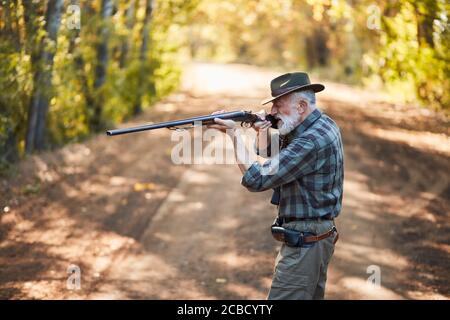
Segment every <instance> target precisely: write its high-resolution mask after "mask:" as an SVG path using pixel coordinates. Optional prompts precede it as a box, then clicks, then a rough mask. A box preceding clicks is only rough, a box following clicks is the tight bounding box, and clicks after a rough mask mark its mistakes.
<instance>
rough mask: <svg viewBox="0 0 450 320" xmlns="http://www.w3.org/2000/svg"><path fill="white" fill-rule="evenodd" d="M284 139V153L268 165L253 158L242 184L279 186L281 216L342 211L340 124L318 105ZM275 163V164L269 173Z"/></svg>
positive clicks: (263, 187)
mask: <svg viewBox="0 0 450 320" xmlns="http://www.w3.org/2000/svg"><path fill="white" fill-rule="evenodd" d="M280 140H281V141H282V142H281V150H280V151H279V153H278V154H277V155H275V156H272V157H271V158H270V159H269V160H267V161H266V162H265V163H264V164H263V165H261V164H260V163H259V162H255V163H253V164H252V165H251V166H250V168H249V169H248V170H247V171H246V172H245V174H244V176H243V177H242V182H241V183H242V185H243V186H244V187H246V188H247V189H248V190H250V191H252V192H259V191H265V190H268V189H274V190H275V192H274V195H275V198H279V199H276V200H275V204H278V209H279V216H280V217H296V218H313V217H319V216H320V217H323V216H325V215H328V214H331V215H332V216H333V217H337V216H338V215H339V212H340V211H341V208H342V196H343V183H344V151H343V147H342V139H341V134H340V131H339V127H338V126H337V125H336V123H335V122H334V121H333V120H332V119H331V118H330V117H329V116H327V115H326V114H323V113H322V112H321V111H320V110H319V109H315V110H314V111H313V112H312V113H311V114H309V115H308V117H306V119H305V120H304V121H303V122H302V123H301V124H300V125H299V126H297V127H296V128H295V129H294V130H293V131H291V132H290V133H289V134H287V135H286V136H280ZM269 150H270V145H269V146H268V150H267V151H269ZM259 151H261V150H257V152H259ZM269 156H270V154H269ZM271 168H272V170H273V168H275V170H273V171H272V172H270V174H267V172H269V171H270V170H271ZM272 203H274V202H273V201H272Z"/></svg>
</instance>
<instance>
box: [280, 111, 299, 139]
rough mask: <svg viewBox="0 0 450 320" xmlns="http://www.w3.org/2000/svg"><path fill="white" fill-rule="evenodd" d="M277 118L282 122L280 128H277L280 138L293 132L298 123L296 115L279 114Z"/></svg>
mask: <svg viewBox="0 0 450 320" xmlns="http://www.w3.org/2000/svg"><path fill="white" fill-rule="evenodd" d="M277 118H278V119H280V120H281V122H282V124H281V126H279V128H278V131H279V132H280V134H281V135H282V136H284V135H287V134H288V133H289V132H291V131H292V130H294V129H295V127H297V125H298V124H299V123H300V115H298V114H293V115H292V116H285V115H284V114H279V115H278V117H277ZM278 123H279V122H278Z"/></svg>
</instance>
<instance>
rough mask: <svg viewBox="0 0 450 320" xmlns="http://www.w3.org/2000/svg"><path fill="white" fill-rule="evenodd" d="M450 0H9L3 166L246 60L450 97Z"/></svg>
mask: <svg viewBox="0 0 450 320" xmlns="http://www.w3.org/2000/svg"><path fill="white" fill-rule="evenodd" d="M449 8H450V4H449V3H448V2H447V1H445V0H406V1H395V0H382V1H377V2H376V3H375V2H373V1H367V0H362V1H349V0H347V1H346V0H317V1H314V0H306V1H298V0H283V1H270V0H260V1H257V0H228V1H220V0H192V1H189V0H155V1H153V0H66V1H64V0H1V1H0V17H1V18H0V19H1V20H0V90H1V95H0V166H1V167H2V168H5V166H8V165H9V164H10V163H14V162H17V161H18V160H19V159H21V158H23V157H24V156H25V155H26V154H31V153H33V152H35V151H40V150H46V149H53V148H58V147H60V146H62V145H64V144H67V143H71V142H77V141H82V140H83V139H85V138H86V137H89V136H90V135H92V134H94V133H97V132H100V131H102V130H104V129H105V128H106V127H109V126H113V125H114V124H117V123H120V122H122V121H124V120H126V119H129V118H131V117H133V116H135V115H137V114H139V113H141V112H142V110H144V109H146V108H149V107H151V106H152V104H154V103H155V102H156V101H158V100H160V99H161V98H162V97H164V96H166V95H167V94H169V93H170V92H172V91H173V90H175V89H177V87H178V85H179V81H180V75H181V72H182V68H181V67H182V66H183V64H185V63H186V62H187V61H216V62H225V63H229V62H238V63H245V64H253V65H258V66H265V67H274V68H280V69H284V70H285V69H300V70H301V69H303V70H308V71H309V72H312V73H313V74H314V75H316V76H318V77H321V78H325V79H330V80H335V81H340V82H343V83H350V84H354V85H358V86H361V87H363V88H366V89H367V90H374V89H376V90H378V89H380V88H381V89H382V90H384V91H386V92H387V93H389V94H390V95H391V96H392V97H393V98H395V99H401V100H402V101H407V102H413V103H418V104H421V105H422V106H423V107H425V108H430V109H434V110H444V112H445V111H448V110H449V108H450V96H449V92H450V90H449V88H450V80H449V79H450V68H449V65H450V64H449V59H450V55H449V52H450V50H449V46H450V41H449V28H448V27H449V21H448V16H449V11H450V10H449Z"/></svg>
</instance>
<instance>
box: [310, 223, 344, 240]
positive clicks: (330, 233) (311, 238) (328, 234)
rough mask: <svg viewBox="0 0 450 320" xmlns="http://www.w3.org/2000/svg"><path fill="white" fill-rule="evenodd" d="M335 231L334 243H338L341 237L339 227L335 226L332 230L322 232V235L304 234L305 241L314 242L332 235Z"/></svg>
mask: <svg viewBox="0 0 450 320" xmlns="http://www.w3.org/2000/svg"><path fill="white" fill-rule="evenodd" d="M335 232H336V238H335V239H334V242H333V243H336V242H337V241H338V238H339V233H338V232H337V229H336V227H335V226H333V228H331V229H330V231H328V232H325V233H322V234H321V235H318V236H304V237H303V243H312V242H317V241H320V240H323V239H326V238H328V237H331V236H332V235H333V234H334V233H335Z"/></svg>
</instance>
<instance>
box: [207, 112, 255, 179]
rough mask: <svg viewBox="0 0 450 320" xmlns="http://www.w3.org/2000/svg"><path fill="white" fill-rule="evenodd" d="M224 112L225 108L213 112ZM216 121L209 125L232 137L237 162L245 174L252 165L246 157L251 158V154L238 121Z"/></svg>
mask: <svg viewBox="0 0 450 320" xmlns="http://www.w3.org/2000/svg"><path fill="white" fill-rule="evenodd" d="M224 112H225V110H220V111H216V112H213V113H212V114H213V115H214V114H220V113H224ZM214 121H215V122H216V123H217V124H212V125H208V128H213V129H217V130H220V131H222V132H224V133H226V134H227V135H228V136H229V137H230V138H231V140H232V141H233V147H234V155H235V157H236V162H237V164H238V166H239V169H240V170H241V172H242V174H244V173H245V172H246V171H247V170H248V168H249V167H250V165H249V164H247V163H246V162H245V160H246V159H250V155H249V152H248V150H247V147H246V146H245V144H244V141H243V140H242V137H241V132H240V130H238V128H237V125H236V122H235V121H233V120H223V119H218V118H216V119H214Z"/></svg>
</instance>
